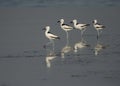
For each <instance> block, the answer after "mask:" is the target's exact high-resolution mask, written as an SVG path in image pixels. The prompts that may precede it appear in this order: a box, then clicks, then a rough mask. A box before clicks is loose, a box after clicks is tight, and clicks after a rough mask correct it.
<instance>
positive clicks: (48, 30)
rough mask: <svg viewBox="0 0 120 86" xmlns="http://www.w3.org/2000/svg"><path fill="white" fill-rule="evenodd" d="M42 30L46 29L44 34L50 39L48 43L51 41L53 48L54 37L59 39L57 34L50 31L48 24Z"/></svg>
mask: <svg viewBox="0 0 120 86" xmlns="http://www.w3.org/2000/svg"><path fill="white" fill-rule="evenodd" d="M43 30H46V31H45V36H46V37H47V38H48V39H49V40H50V42H49V43H53V48H54V41H53V40H54V39H60V37H59V36H57V35H54V34H52V33H51V32H50V26H46V27H45V28H44V29H43ZM49 43H48V44H49Z"/></svg>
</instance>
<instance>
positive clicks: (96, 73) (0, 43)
mask: <svg viewBox="0 0 120 86" xmlns="http://www.w3.org/2000/svg"><path fill="white" fill-rule="evenodd" d="M78 10H79V11H78ZM119 15H120V13H119V8H115V7H114V8H113V7H112V8H79V7H76V8H67V7H66V8H64V7H63V8H62V7H61V8H24V9H22V8H19V9H16V8H6V9H2V8H1V9H0V85H1V86H5V85H6V86H33V85H34V86H56V85H57V86H61V85H62V86H73V85H77V86H80V85H81V86H88V85H89V86H101V85H102V86H113V85H114V86H119V85H120V82H119V80H120V68H119V66H120V58H119V56H120V50H119V49H120V47H119V45H120V40H119V36H120V34H119V31H120V30H119ZM60 18H64V19H65V22H66V23H69V22H70V21H71V20H72V19H74V18H75V19H78V21H79V22H83V23H90V24H92V20H93V19H98V21H99V22H100V23H102V24H104V25H105V26H106V29H105V30H103V32H102V33H101V36H100V37H99V40H98V41H97V39H96V35H97V33H96V31H95V29H94V28H93V26H92V25H91V26H90V27H88V28H87V30H86V31H85V33H84V34H83V39H84V41H85V42H86V44H88V45H90V47H85V48H82V49H78V50H77V51H76V52H75V50H74V45H75V44H76V43H80V42H81V37H80V31H79V30H72V31H70V32H69V39H68V41H69V44H67V43H66V33H65V32H64V31H63V30H62V29H61V28H60V26H59V24H58V23H57V21H58V20H59V19H60ZM46 25H50V26H51V32H52V33H55V34H57V35H58V36H60V38H61V39H60V40H55V50H54V51H53V50H52V46H51V45H49V46H47V47H46V48H44V47H43V46H44V45H45V44H46V43H47V42H49V40H48V39H47V38H46V37H45V36H44V31H42V28H44V27H45V26H46ZM71 25H72V24H71ZM97 44H101V45H103V46H106V48H105V49H103V50H101V51H100V52H98V55H95V50H94V49H95V46H96V45H97ZM65 50H67V51H65Z"/></svg>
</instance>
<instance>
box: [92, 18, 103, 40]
mask: <svg viewBox="0 0 120 86" xmlns="http://www.w3.org/2000/svg"><path fill="white" fill-rule="evenodd" d="M93 26H94V28H95V29H96V30H97V39H98V37H99V35H100V31H101V30H102V29H104V28H105V26H104V25H102V24H99V23H98V22H97V20H96V19H95V20H94V21H93Z"/></svg>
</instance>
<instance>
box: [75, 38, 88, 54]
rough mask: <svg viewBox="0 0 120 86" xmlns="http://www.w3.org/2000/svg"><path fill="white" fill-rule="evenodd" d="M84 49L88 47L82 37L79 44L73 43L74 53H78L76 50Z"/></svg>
mask: <svg viewBox="0 0 120 86" xmlns="http://www.w3.org/2000/svg"><path fill="white" fill-rule="evenodd" d="M86 47H90V45H89V44H87V42H86V41H85V40H84V38H83V37H82V38H81V40H80V41H79V42H77V43H75V45H74V52H75V53H76V52H78V49H83V48H86Z"/></svg>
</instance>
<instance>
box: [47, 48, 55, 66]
mask: <svg viewBox="0 0 120 86" xmlns="http://www.w3.org/2000/svg"><path fill="white" fill-rule="evenodd" d="M46 51H47V55H46V58H45V61H46V66H47V68H50V67H51V62H52V60H54V59H55V58H56V54H55V52H54V50H51V49H46Z"/></svg>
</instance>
